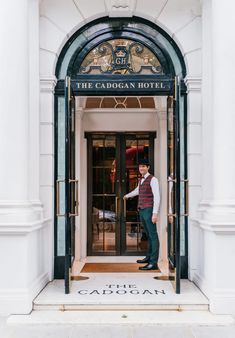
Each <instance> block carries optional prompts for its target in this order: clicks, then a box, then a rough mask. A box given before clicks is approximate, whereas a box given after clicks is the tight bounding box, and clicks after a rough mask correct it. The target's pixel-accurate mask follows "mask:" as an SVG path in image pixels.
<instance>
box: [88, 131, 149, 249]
mask: <svg viewBox="0 0 235 338" xmlns="http://www.w3.org/2000/svg"><path fill="white" fill-rule="evenodd" d="M154 135H155V133H147V134H135V135H134V134H126V133H115V134H104V133H102V134H91V133H87V134H86V136H87V139H88V255H145V253H146V249H147V236H146V234H145V232H144V229H143V225H142V224H141V222H140V220H139V215H138V212H137V201H138V198H137V197H135V198H132V199H128V200H123V196H124V195H125V194H126V193H128V192H130V191H132V190H133V189H135V187H136V186H137V184H138V180H139V171H138V161H139V159H141V158H148V159H149V160H150V163H151V170H152V171H153V169H154V168H153V163H154V159H153V145H154V137H155V136H154Z"/></svg>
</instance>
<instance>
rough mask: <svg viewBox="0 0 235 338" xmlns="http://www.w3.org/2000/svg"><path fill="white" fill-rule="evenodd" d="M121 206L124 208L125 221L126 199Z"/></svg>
mask: <svg viewBox="0 0 235 338" xmlns="http://www.w3.org/2000/svg"><path fill="white" fill-rule="evenodd" d="M123 206H124V217H125V219H126V198H124V199H123Z"/></svg>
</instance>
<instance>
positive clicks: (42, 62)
mask: <svg viewBox="0 0 235 338" xmlns="http://www.w3.org/2000/svg"><path fill="white" fill-rule="evenodd" d="M23 2H24V6H27V4H28V5H29V4H30V6H32V7H31V10H29V12H27V11H25V12H23V9H24V8H26V7H24V6H23V5H22V6H21V7H20V6H19V8H18V7H17V8H18V9H17V8H15V11H14V14H15V16H14V22H15V30H17V29H18V28H17V27H21V26H20V25H21V24H22V23H23V22H25V21H23V20H25V19H26V16H27V15H28V16H29V17H30V20H29V22H30V25H29V26H28V30H29V31H28V33H30V32H31V33H32V32H35V34H34V35H30V34H28V35H29V36H30V38H29V40H28V41H27V42H25V41H23V42H24V45H22V44H21V45H20V46H21V47H22V46H23V48H24V53H21V54H22V55H21V54H19V55H18V60H19V59H20V60H21V59H22V61H23V60H24V62H22V64H21V68H20V70H21V71H22V72H23V71H24V70H25V73H24V76H25V77H27V72H28V74H31V75H30V76H29V79H30V84H31V87H30V88H31V90H30V91H29V92H28V93H26V94H27V95H28V96H27V95H25V96H22V93H23V94H25V93H24V91H23V90H24V89H25V88H26V87H24V86H22V93H21V92H19V93H20V94H19V97H18V102H17V104H18V107H19V111H20V112H22V116H20V117H21V119H19V120H17V115H16V116H15V122H16V121H18V122H19V124H18V125H17V128H18V129H17V131H16V133H15V137H16V139H17V135H19V134H18V132H19V131H22V132H23V133H24V135H27V137H29V138H27V139H26V138H25V136H24V137H23V138H22V139H24V141H25V142H26V143H25V144H29V145H30V146H29V150H27V151H28V152H27V154H26V151H23V152H22V153H21V152H18V154H17V153H16V156H19V155H22V156H21V158H23V156H26V157H25V161H26V162H23V160H22V161H21V160H20V158H19V163H21V164H22V165H21V166H20V165H19V163H18V167H17V169H18V173H21V172H22V173H23V174H22V176H21V177H20V179H21V178H22V177H23V178H24V179H25V178H27V179H28V180H27V182H26V185H27V187H29V189H28V190H26V189H25V186H24V185H23V184H22V189H21V190H22V191H23V192H24V193H25V195H24V198H25V199H26V201H27V203H28V201H30V210H31V211H32V214H33V217H32V219H31V218H28V219H27V220H24V221H23V223H19V219H18V218H17V217H16V218H14V217H13V216H12V218H11V220H10V223H9V224H10V225H9V224H8V225H7V227H6V221H5V218H3V216H2V215H3V214H4V213H5V209H4V208H6V205H7V210H8V215H13V213H12V210H13V209H14V208H13V205H15V204H14V203H15V201H11V202H9V203H10V204H9V206H8V204H6V203H5V202H4V198H5V197H6V196H3V197H2V199H1V202H0V203H1V208H2V209H1V210H3V212H2V213H1V217H2V218H1V222H0V235H1V239H0V241H1V243H4V244H3V245H1V246H0V250H1V251H0V257H3V258H4V257H5V255H4V253H5V251H4V249H5V248H6V247H8V248H9V247H15V248H16V250H15V252H14V251H12V254H11V255H10V256H9V262H8V264H5V263H4V264H3V265H2V266H4V271H5V273H4V275H5V276H8V277H7V278H6V279H1V280H0V304H3V306H2V307H1V306H0V307H1V309H0V311H2V312H7V313H13V312H14V313H26V312H28V311H30V309H31V308H32V299H33V298H34V296H35V295H36V294H37V292H39V290H40V289H41V288H42V287H43V286H44V285H45V284H46V283H47V282H48V281H49V280H51V279H52V278H53V255H54V251H53V231H54V224H53V214H54V196H53V191H54V177H53V173H54V139H53V135H54V94H53V90H54V86H55V83H56V79H55V66H56V62H57V60H58V56H59V54H60V51H61V50H62V48H63V46H64V44H65V42H66V41H67V40H68V39H69V37H71V35H72V34H73V33H74V32H75V31H76V30H77V29H78V28H80V27H81V26H83V25H84V24H85V23H87V22H91V21H92V20H93V19H95V18H100V17H104V16H110V17H114V16H120V17H122V16H127V17H128V16H132V15H136V16H140V17H143V18H146V19H148V20H150V21H151V22H154V23H156V24H157V25H159V26H160V27H162V28H163V29H164V30H165V31H166V32H167V33H168V34H169V35H170V36H171V37H172V38H173V39H174V41H175V42H176V43H177V45H178V46H179V48H180V50H181V52H182V54H183V56H184V59H185V63H186V66H187V78H186V79H185V81H186V84H187V87H188V89H189V92H188V165H189V196H190V219H191V217H193V216H196V210H197V207H198V203H199V201H200V199H201V144H200V141H199V140H200V138H201V92H200V88H201V44H202V42H201V8H200V1H198V0H180V1H177V2H176V1H175V0H169V1H167V2H166V1H165V0H161V1H155V0H136V1H134V0H130V1H124V2H125V4H126V5H125V6H124V8H120V7H118V2H117V3H116V2H115V1H111V0H105V1H104V0H95V1H91V0H79V1H77V0H74V1H72V0H41V1H37V0H28V1H27V0H24V1H23ZM16 3H17V2H16ZM38 5H40V20H39V23H38V19H39V12H38V10H39V8H38ZM8 7H9V6H8ZM8 7H7V6H6V8H7V10H8ZM9 8H10V7H9ZM3 13H4V14H3V17H2V20H1V22H2V23H3V30H2V31H3V32H5V29H6V27H7V23H8V21H9V22H10V21H11V20H10V19H9V17H7V15H8V14H9V13H10V12H8V11H6V13H5V12H3ZM4 15H5V16H4ZM9 15H10V14H9ZM20 15H21V16H22V17H21V16H20ZM11 18H12V16H11ZM19 18H21V19H22V18H23V19H22V20H21V19H19ZM23 26H24V28H25V29H26V26H25V25H23ZM9 30H10V31H12V32H13V30H14V29H13V28H12V27H9ZM37 30H39V41H38V40H37V36H38V34H37ZM25 32H26V31H23V30H22V32H21V31H18V33H19V40H17V41H18V42H19V44H20V43H21V42H20V41H21V40H20V36H21V35H20V34H25ZM13 33H15V32H13ZM26 33H27V32H26ZM13 35H14V34H13ZM5 36H7V35H5ZM5 36H3V39H4V38H5ZM9 37H10V38H9ZM9 37H8V43H11V41H12V42H13V41H15V40H14V39H15V37H16V35H14V39H13V38H12V40H11V36H9ZM4 41H5V40H4ZM6 43H7V42H6ZM38 45H39V47H40V48H39V49H38ZM10 47H11V46H9V51H11V49H10ZM20 50H22V48H19V51H20ZM23 54H24V55H23ZM11 55H12V53H11V54H9V56H8V57H9V60H11V62H12V65H13V64H14V62H15V64H16V62H17V60H14V59H13V58H12V59H11ZM21 56H22V58H20V57H21ZM25 56H26V58H25ZM25 62H28V65H29V69H26V68H24V67H26V63H25ZM38 64H39V65H38ZM38 66H39V69H38ZM17 67H18V63H17ZM14 69H15V68H14V67H12V73H11V74H10V73H9V70H8V74H6V77H5V78H6V79H7V78H14ZM38 73H39V74H40V97H39V96H38V94H39V93H38V91H39V89H38V84H39V76H38ZM9 75H11V76H9ZM11 88H12V87H11ZM17 88H18V87H17ZM32 88H33V89H34V90H32ZM3 90H4V89H3ZM6 94H7V92H6ZM7 97H8V96H7ZM22 97H23V98H24V99H25V102H23V101H22ZM27 100H28V101H27ZM10 101H11V98H10V97H9V99H8V103H9V102H10ZM27 102H28V103H27ZM21 103H22V104H21ZM23 103H24V104H25V109H23ZM8 106H9V104H8ZM28 107H30V109H29V110H27V109H28ZM4 109H6V111H8V110H7V109H8V108H7V106H6V107H4ZM23 112H24V113H23ZM26 112H27V113H29V116H30V119H29V120H25V121H24V123H25V124H24V125H23V126H22V128H21V125H22V121H23V120H22V117H25V116H27V114H26ZM8 116H12V111H10V112H9V114H8ZM9 123H11V121H9ZM38 124H39V126H38ZM20 128H21V129H20ZM22 135H23V134H22ZM21 145H23V143H21ZM30 147H31V148H30ZM22 149H23V148H22ZM27 149H28V148H27ZM14 152H15V150H14V149H13V153H14ZM4 159H5V157H4ZM9 163H10V162H9ZM25 163H26V164H27V166H28V169H27V171H24V169H25V167H24V166H23V164H25ZM14 165H15V164H13V163H11V166H14ZM11 166H9V168H11ZM38 168H39V169H40V170H38ZM28 172H29V176H27V174H26V173H28ZM4 174H5V173H4ZM2 176H3V175H2ZM19 181H20V180H19ZM21 182H22V181H21ZM13 183H14V182H12V190H10V188H9V183H8V190H6V191H8V192H9V194H11V196H15V195H14V192H13V191H14V185H13ZM4 184H5V181H4V180H3V185H2V187H4ZM16 186H17V185H16ZM18 187H21V185H18ZM39 188H40V189H39ZM19 189H20V188H19ZM22 191H21V192H22ZM11 192H12V193H11ZM11 198H12V197H11ZM7 203H8V202H7ZM17 203H18V202H17ZM21 203H22V201H19V203H18V204H17V210H18V209H19V208H22V204H21ZM27 203H26V204H25V205H27V207H28V204H27ZM41 203H42V205H43V208H42V205H41ZM24 207H25V206H24ZM25 208H26V207H25ZM9 210H10V212H9ZM27 210H28V209H27ZM14 212H15V209H14ZM42 213H43V215H42ZM4 217H5V214H4ZM9 217H10V216H9ZM13 220H14V222H15V223H14V222H13ZM35 222H36V223H35ZM26 225H27V227H28V228H27V229H29V228H30V231H25V230H26V228H25V226H26ZM10 226H11V228H10ZM9 229H10V231H9ZM19 229H21V232H19ZM198 229H199V228H198V227H197V226H191V222H189V273H190V278H194V274H195V272H196V271H198V270H199V269H200V266H199V265H200V262H199V263H198V261H197V262H196V259H195V257H197V256H198V251H197V250H198V247H197V245H196V243H195V238H197V237H198V236H199V230H198ZM200 231H202V230H200ZM9 234H10V235H9ZM17 261H19V262H20V263H19V264H18V267H19V271H22V276H21V277H20V278H22V280H21V279H16V278H15V271H12V266H14V264H15V263H16V262H17ZM8 279H9V280H10V279H11V283H8ZM6 295H7V296H6ZM9 295H11V297H8V296H9ZM16 303H17V307H16Z"/></svg>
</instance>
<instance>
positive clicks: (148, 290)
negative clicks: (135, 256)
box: [34, 273, 209, 311]
mask: <svg viewBox="0 0 235 338" xmlns="http://www.w3.org/2000/svg"><path fill="white" fill-rule="evenodd" d="M156 275H158V274H157V273H141V274H140V273H86V274H80V276H87V277H89V279H86V280H81V281H72V283H71V292H70V294H65V293H64V281H63V280H54V281H52V282H50V283H49V284H48V285H47V286H46V287H45V288H44V289H43V290H42V291H41V293H40V294H39V295H38V296H37V297H36V299H35V300H34V310H81V309H84V310H86V309H87V310H88V309H92V310H104V309H106V310H108V309H110V310H128V309H130V310H178V311H179V310H194V311H195V310H198V311H202V310H208V308H209V302H208V299H207V298H206V297H205V296H204V295H203V294H202V292H201V291H200V290H199V289H198V288H197V287H196V286H195V284H194V283H192V282H190V281H189V280H181V282H182V292H181V294H176V293H175V291H174V288H173V286H172V284H171V282H170V281H162V280H156V279H154V278H153V277H156Z"/></svg>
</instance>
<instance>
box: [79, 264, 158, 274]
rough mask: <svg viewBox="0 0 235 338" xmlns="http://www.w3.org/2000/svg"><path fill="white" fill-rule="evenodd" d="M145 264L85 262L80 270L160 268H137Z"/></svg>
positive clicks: (129, 270) (125, 270) (106, 270)
mask: <svg viewBox="0 0 235 338" xmlns="http://www.w3.org/2000/svg"><path fill="white" fill-rule="evenodd" d="M144 265H145V264H138V263H86V264H85V265H84V267H83V268H82V271H81V272H140V273H141V272H144V273H146V272H152V273H153V272H160V270H159V269H158V270H139V267H140V266H144Z"/></svg>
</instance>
